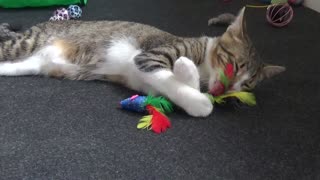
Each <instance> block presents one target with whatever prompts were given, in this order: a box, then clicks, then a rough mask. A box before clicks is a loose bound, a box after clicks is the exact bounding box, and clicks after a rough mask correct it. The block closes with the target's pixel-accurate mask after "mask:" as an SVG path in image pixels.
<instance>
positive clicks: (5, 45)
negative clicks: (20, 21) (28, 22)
mask: <svg viewBox="0 0 320 180" xmlns="http://www.w3.org/2000/svg"><path fill="white" fill-rule="evenodd" d="M2 30H3V31H6V29H5V27H2ZM0 31H1V28H0ZM2 38H3V41H2V42H0V62H1V61H14V60H19V59H22V58H25V57H28V56H30V55H31V54H33V52H35V50H37V49H38V48H39V47H40V46H41V45H43V43H45V42H46V41H45V39H47V38H45V37H44V33H41V29H39V28H38V27H32V28H30V29H28V30H27V31H25V32H23V33H16V32H13V31H9V30H8V32H7V34H3V33H2Z"/></svg>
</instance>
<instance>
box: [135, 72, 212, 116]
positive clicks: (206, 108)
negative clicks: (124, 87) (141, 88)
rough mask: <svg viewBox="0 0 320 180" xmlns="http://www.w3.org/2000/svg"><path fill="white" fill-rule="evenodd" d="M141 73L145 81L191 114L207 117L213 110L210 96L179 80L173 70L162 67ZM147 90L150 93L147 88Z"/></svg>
mask: <svg viewBox="0 0 320 180" xmlns="http://www.w3.org/2000/svg"><path fill="white" fill-rule="evenodd" d="M141 73H142V74H141V78H142V79H143V80H144V83H146V84H147V85H149V86H151V87H152V88H153V89H154V90H156V91H157V92H159V93H160V94H162V95H164V96H166V97H167V98H169V99H170V100H171V101H172V102H174V103H175V104H176V105H178V106H180V107H181V108H183V109H184V110H185V111H186V112H187V113H188V114H190V115H191V116H195V117H205V116H208V115H209V114H210V113H211V112H212V109H213V105H212V103H211V101H210V100H209V98H208V97H207V96H206V95H205V94H202V93H201V92H200V91H199V90H198V89H195V88H193V87H191V86H189V85H187V84H185V83H183V82H181V81H180V80H178V78H177V77H176V76H175V74H174V73H173V72H172V71H171V70H169V69H162V70H158V71H155V72H141ZM145 91H146V93H148V92H147V90H145Z"/></svg>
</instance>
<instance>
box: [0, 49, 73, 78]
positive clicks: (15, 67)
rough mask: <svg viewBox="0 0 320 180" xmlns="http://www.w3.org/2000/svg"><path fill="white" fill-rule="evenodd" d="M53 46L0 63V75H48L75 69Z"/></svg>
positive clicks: (59, 74) (60, 73)
mask: <svg viewBox="0 0 320 180" xmlns="http://www.w3.org/2000/svg"><path fill="white" fill-rule="evenodd" d="M76 69H77V66H76V65H73V64H70V63H68V61H67V60H65V59H64V58H63V57H62V56H61V52H60V50H59V49H57V48H56V47H54V46H47V47H45V48H43V49H41V50H40V51H38V52H37V53H35V54H34V55H32V56H30V57H27V58H25V59H21V60H17V61H4V62H1V63H0V76H25V75H49V76H62V75H63V74H64V73H63V72H66V71H72V70H74V71H75V70H76Z"/></svg>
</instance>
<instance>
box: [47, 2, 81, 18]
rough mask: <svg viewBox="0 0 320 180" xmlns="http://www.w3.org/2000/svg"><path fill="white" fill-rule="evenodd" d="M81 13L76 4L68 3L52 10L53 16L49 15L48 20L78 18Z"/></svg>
mask: <svg viewBox="0 0 320 180" xmlns="http://www.w3.org/2000/svg"><path fill="white" fill-rule="evenodd" d="M81 15H82V10H81V8H80V7H79V6H78V5H70V6H69V7H68V8H67V9H66V8H59V9H57V10H55V11H54V13H53V16H52V17H50V19H49V20H50V21H62V20H69V19H78V18H80V17H81Z"/></svg>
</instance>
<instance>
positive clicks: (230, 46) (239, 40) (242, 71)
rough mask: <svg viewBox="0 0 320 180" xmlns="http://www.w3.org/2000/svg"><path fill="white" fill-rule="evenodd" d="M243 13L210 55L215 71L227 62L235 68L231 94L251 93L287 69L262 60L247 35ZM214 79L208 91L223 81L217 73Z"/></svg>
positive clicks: (210, 82)
mask: <svg viewBox="0 0 320 180" xmlns="http://www.w3.org/2000/svg"><path fill="white" fill-rule="evenodd" d="M244 12H245V8H243V9H242V10H241V11H240V13H239V15H238V16H237V18H236V19H235V21H234V22H233V23H232V24H231V25H230V26H229V27H228V28H227V30H226V32H225V33H224V34H223V35H222V36H221V37H219V38H218V39H217V44H216V46H215V47H214V49H213V50H212V52H211V66H212V68H213V69H215V70H216V71H215V72H217V69H223V68H225V66H226V64H228V63H231V64H232V65H233V67H234V78H233V80H232V81H231V86H230V88H229V91H241V90H244V91H248V90H252V89H253V88H254V87H255V86H256V85H257V84H258V83H259V82H260V81H261V80H263V79H265V78H270V77H272V76H274V75H276V74H279V73H280V72H283V71H284V70H285V67H282V66H276V65H268V64H265V63H263V62H262V61H261V60H260V59H259V57H258V56H257V53H256V50H255V48H254V47H253V45H252V43H251V41H250V39H249V37H248V34H247V29H246V23H245V18H244ZM211 76H212V77H210V80H209V91H210V90H211V91H212V90H213V89H214V88H216V87H215V86H217V81H219V80H220V79H219V78H220V77H219V75H217V73H215V74H211Z"/></svg>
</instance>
